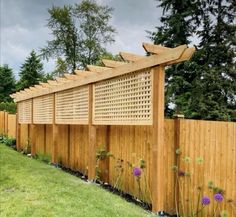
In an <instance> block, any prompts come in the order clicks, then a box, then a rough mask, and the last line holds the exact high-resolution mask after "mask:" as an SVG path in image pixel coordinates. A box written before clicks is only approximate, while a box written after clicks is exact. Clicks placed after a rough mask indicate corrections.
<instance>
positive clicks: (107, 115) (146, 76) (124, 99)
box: [93, 70, 152, 125]
mask: <svg viewBox="0 0 236 217" xmlns="http://www.w3.org/2000/svg"><path fill="white" fill-rule="evenodd" d="M151 90H152V74H151V72H150V70H145V71H139V72H133V73H130V74H127V75H124V76H120V77H117V78H113V79H110V80H106V81H102V82H98V83H96V84H94V93H93V94H94V104H93V124H97V125H100V124H102V125H119V124H122V125H128V124H132V125H136V124H137V125H151V124H152V91H151Z"/></svg>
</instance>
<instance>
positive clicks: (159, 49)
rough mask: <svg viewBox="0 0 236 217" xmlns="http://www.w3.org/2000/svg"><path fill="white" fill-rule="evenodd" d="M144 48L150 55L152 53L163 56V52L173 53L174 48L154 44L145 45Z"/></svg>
mask: <svg viewBox="0 0 236 217" xmlns="http://www.w3.org/2000/svg"><path fill="white" fill-rule="evenodd" d="M143 48H144V50H145V51H146V52H148V53H152V54H157V55H159V54H161V53H163V52H166V51H171V50H172V48H169V47H164V46H161V45H154V44H149V43H145V42H144V43H143Z"/></svg>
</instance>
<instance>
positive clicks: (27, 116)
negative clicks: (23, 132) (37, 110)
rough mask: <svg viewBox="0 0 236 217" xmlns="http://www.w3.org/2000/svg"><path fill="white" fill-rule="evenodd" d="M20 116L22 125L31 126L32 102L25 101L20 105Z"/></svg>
mask: <svg viewBox="0 0 236 217" xmlns="http://www.w3.org/2000/svg"><path fill="white" fill-rule="evenodd" d="M17 106H18V116H19V123H20V124H31V121H32V100H31V99H30V100H25V101H21V102H19V103H18V105H17Z"/></svg>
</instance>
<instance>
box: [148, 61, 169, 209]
mask: <svg viewBox="0 0 236 217" xmlns="http://www.w3.org/2000/svg"><path fill="white" fill-rule="evenodd" d="M152 76H153V84H152V85H153V99H152V100H153V102H152V103H153V109H152V118H153V125H152V134H153V141H152V149H151V150H152V156H151V159H152V160H151V171H152V173H153V174H152V182H151V183H152V185H151V192H152V203H153V204H152V211H153V212H155V213H156V212H160V211H164V209H165V191H166V183H165V177H164V170H165V165H166V164H165V152H166V149H165V144H164V107H165V102H164V99H165V92H164V90H165V68H164V66H162V65H159V66H156V67H154V68H152Z"/></svg>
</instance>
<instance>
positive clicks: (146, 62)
mask: <svg viewBox="0 0 236 217" xmlns="http://www.w3.org/2000/svg"><path fill="white" fill-rule="evenodd" d="M186 49H187V45H181V46H178V47H176V48H173V49H172V50H171V51H168V52H164V53H162V54H160V55H151V56H147V57H142V58H141V59H139V60H138V61H136V62H133V63H127V64H124V65H121V66H119V67H116V68H111V69H107V70H105V71H104V72H103V73H99V74H96V75H94V76H87V77H84V78H82V79H77V80H74V81H73V82H67V83H64V84H59V83H58V82H56V81H49V82H48V83H50V84H52V85H54V86H53V87H52V88H48V89H46V90H42V91H37V92H35V93H32V94H31V95H30V96H22V97H21V99H20V100H17V101H21V100H26V99H29V98H33V97H38V96H42V95H46V94H50V93H55V92H58V91H62V90H67V89H70V88H74V87H78V86H82V85H86V84H90V83H95V82H99V81H102V80H106V79H110V78H113V77H116V76H121V75H124V74H127V73H130V72H134V71H138V70H142V69H145V68H151V67H153V66H157V65H163V64H166V63H168V62H171V61H174V60H178V59H180V58H181V56H182V54H183V52H184V51H185V50H186Z"/></svg>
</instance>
